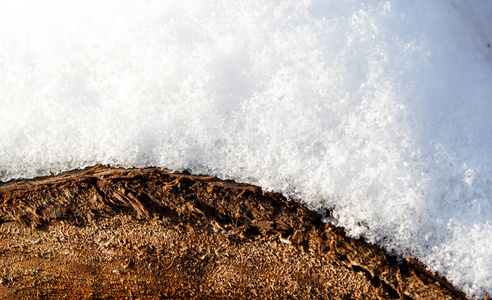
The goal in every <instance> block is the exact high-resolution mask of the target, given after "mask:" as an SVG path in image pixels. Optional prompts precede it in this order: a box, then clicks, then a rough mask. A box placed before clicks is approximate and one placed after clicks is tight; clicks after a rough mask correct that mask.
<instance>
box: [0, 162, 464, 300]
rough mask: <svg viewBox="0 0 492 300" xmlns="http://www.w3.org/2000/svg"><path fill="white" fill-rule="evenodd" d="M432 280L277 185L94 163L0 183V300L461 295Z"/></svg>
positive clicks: (441, 296)
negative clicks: (269, 189) (267, 189)
mask: <svg viewBox="0 0 492 300" xmlns="http://www.w3.org/2000/svg"><path fill="white" fill-rule="evenodd" d="M435 281H436V278H435V277H434V275H433V274H431V273H427V272H422V270H420V266H419V265H417V264H415V263H414V262H412V261H408V262H403V263H402V264H398V263H397V262H396V261H395V259H394V258H392V257H390V256H388V255H387V254H386V253H385V252H384V251H382V250H381V249H380V248H378V247H376V246H374V245H371V244H368V243H366V242H364V241H362V240H354V239H352V238H349V237H347V236H345V234H344V232H343V230H342V229H340V228H336V227H334V226H331V225H329V224H324V223H322V222H321V216H320V215H319V214H317V213H315V212H313V211H310V210H308V209H307V208H305V207H304V206H302V205H300V204H298V203H295V202H292V201H288V200H287V199H285V198H284V197H283V196H281V195H279V194H275V193H263V192H262V191H261V189H260V188H258V187H255V186H251V185H245V184H238V183H235V182H232V181H223V180H219V179H217V178H215V177H211V176H206V177H205V176H195V175H189V174H175V173H170V172H168V171H166V170H160V169H155V168H145V169H129V170H125V169H116V168H109V167H104V166H95V167H93V168H88V169H85V170H79V171H72V172H66V173H63V174H60V175H58V176H55V177H49V178H40V179H36V180H18V181H12V182H8V183H4V184H1V185H0V299H19V298H36V297H37V298H49V299H62V298H63V299H66V298H80V299H82V298H87V299H106V298H128V299H131V298H141V299H154V298H155V299H158V298H176V299H178V298H227V299H228V298H234V299H236V298H248V299H249V298H262V299H269V298H270V299H274V298H275V299H277V298H299V299H301V298H302V299H459V298H463V297H462V295H461V294H459V292H458V291H456V290H454V289H453V288H452V286H451V285H449V286H448V285H447V284H441V285H436V284H434V282H435ZM440 282H441V281H440ZM441 283H442V282H441Z"/></svg>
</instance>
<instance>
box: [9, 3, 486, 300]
mask: <svg viewBox="0 0 492 300" xmlns="http://www.w3.org/2000/svg"><path fill="white" fill-rule="evenodd" d="M491 20H492V1H490V0H480V1H462V0H436V1H425V0H415V1H396V0H394V1H363V2H362V1H357V0H353V1H338V0H333V1H329V0H313V1H309V0H306V1H300V0H283V1H280V0H277V1H275V0H262V1H260V0H249V1H234V2H231V1H225V0H224V1H221V0H210V1H198V0H197V1H193V0H179V1H177V0H176V1H150V0H149V1H142V0H138V1H96V0H89V1H62V0H60V1H56V0H39V1H27V0H20V1H19V0H15V1H13V0H12V1H10V0H9V1H2V3H1V5H0V180H2V181H7V180H10V179H14V178H22V177H33V176H40V175H46V174H50V173H57V172H60V171H63V170H68V169H74V168H82V167H85V166H90V165H94V164H97V163H103V164H111V165H115V166H124V167H132V166H137V167H140V166H159V167H165V168H170V169H174V170H183V169H189V170H191V171H192V172H194V173H206V174H214V175H217V176H219V177H222V178H230V179H235V180H237V181H241V182H249V183H254V184H258V185H260V186H262V187H263V188H265V189H266V190H275V191H279V192H282V193H284V194H285V195H287V196H289V197H292V198H294V199H297V200H301V201H303V202H304V203H306V204H307V205H308V206H310V207H312V208H315V209H319V208H333V209H334V212H335V213H334V216H333V217H332V218H329V219H327V221H330V222H333V223H334V224H337V225H341V226H344V227H345V228H346V229H347V230H348V232H349V233H350V234H351V235H353V236H363V237H365V238H366V239H368V240H369V241H372V242H375V243H377V244H379V245H381V246H383V247H385V248H386V249H387V250H388V251H390V252H393V253H394V254H396V255H399V256H400V257H405V256H406V255H408V254H409V253H411V254H412V255H414V256H416V257H417V258H418V259H419V260H420V261H422V262H423V263H425V264H426V265H428V266H429V267H430V268H431V269H432V270H433V271H438V272H439V273H440V274H442V275H444V276H446V277H447V278H448V279H449V280H450V281H451V282H452V283H454V284H455V285H456V286H457V287H458V288H461V289H462V290H463V291H465V292H466V294H467V295H468V296H470V297H475V298H482V299H483V297H484V295H485V294H486V293H491V292H492V248H491V247H492V169H491V168H492V117H491V113H492V48H490V47H488V46H487V44H490V43H492V40H491V39H492V21H491Z"/></svg>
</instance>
